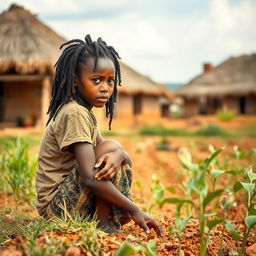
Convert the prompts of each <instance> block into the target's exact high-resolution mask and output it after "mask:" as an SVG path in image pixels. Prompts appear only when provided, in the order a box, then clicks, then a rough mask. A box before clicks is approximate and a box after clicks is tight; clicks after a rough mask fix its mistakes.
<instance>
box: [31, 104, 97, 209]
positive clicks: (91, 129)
mask: <svg viewBox="0 0 256 256" xmlns="http://www.w3.org/2000/svg"><path fill="white" fill-rule="evenodd" d="M97 132H98V130H97V123H96V119H95V117H94V115H93V113H92V112H91V111H89V110H88V109H87V108H85V107H83V106H81V105H79V104H78V103H76V102H75V101H71V102H69V103H67V104H65V105H64V106H63V107H62V108H61V109H60V111H59V113H58V114H57V116H56V118H55V120H51V121H50V123H49V124H48V126H47V128H46V131H45V133H44V135H43V138H42V142H41V147H40V151H39V156H38V166H37V171H36V191H37V204H36V207H37V210H38V212H39V214H42V213H43V212H44V210H45V208H46V207H47V205H48V204H49V203H50V201H51V200H52V199H53V198H54V196H55V194H56V193H57V188H58V186H59V184H60V183H61V182H62V181H63V180H64V178H65V177H66V176H67V175H68V173H69V172H70V171H71V170H72V169H73V168H74V166H75V165H76V159H75V155H74V153H73V152H72V148H71V147H70V145H72V144H73V143H75V142H89V143H91V144H92V145H93V146H95V145H96V137H97Z"/></svg>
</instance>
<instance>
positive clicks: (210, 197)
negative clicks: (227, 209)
mask: <svg viewBox="0 0 256 256" xmlns="http://www.w3.org/2000/svg"><path fill="white" fill-rule="evenodd" d="M223 191H224V189H219V190H216V191H214V192H211V193H209V194H207V196H206V197H205V199H204V200H203V208H204V209H205V207H206V205H207V204H209V203H210V202H211V201H212V200H213V199H214V198H216V197H218V196H219V195H220V194H221V193H222V192H223Z"/></svg>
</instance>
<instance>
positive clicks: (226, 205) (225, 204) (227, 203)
mask: <svg viewBox="0 0 256 256" xmlns="http://www.w3.org/2000/svg"><path fill="white" fill-rule="evenodd" d="M219 204H220V207H221V208H222V209H223V211H224V218H223V222H224V224H223V227H222V231H221V241H220V248H219V250H218V256H221V255H222V254H223V237H224V231H225V228H226V225H229V226H230V224H231V223H228V222H227V213H228V210H229V209H230V208H231V207H233V206H235V197H234V196H233V194H232V193H231V192H229V193H228V194H227V195H224V196H222V197H221V198H220V202H219ZM220 222H221V221H220Z"/></svg>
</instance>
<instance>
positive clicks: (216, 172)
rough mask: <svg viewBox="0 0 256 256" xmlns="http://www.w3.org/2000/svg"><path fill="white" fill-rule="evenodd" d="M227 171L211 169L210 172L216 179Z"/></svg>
mask: <svg viewBox="0 0 256 256" xmlns="http://www.w3.org/2000/svg"><path fill="white" fill-rule="evenodd" d="M223 173H225V171H223V170H212V171H210V174H211V175H212V177H213V178H214V179H216V178H218V177H219V176H220V175H221V174H223Z"/></svg>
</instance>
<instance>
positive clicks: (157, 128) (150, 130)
mask: <svg viewBox="0 0 256 256" xmlns="http://www.w3.org/2000/svg"><path fill="white" fill-rule="evenodd" d="M139 134H140V135H152V136H162V137H165V136H190V133H189V132H187V131H186V130H183V129H166V128H165V127H163V126H162V125H154V126H145V127H143V128H141V129H140V130H139Z"/></svg>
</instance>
